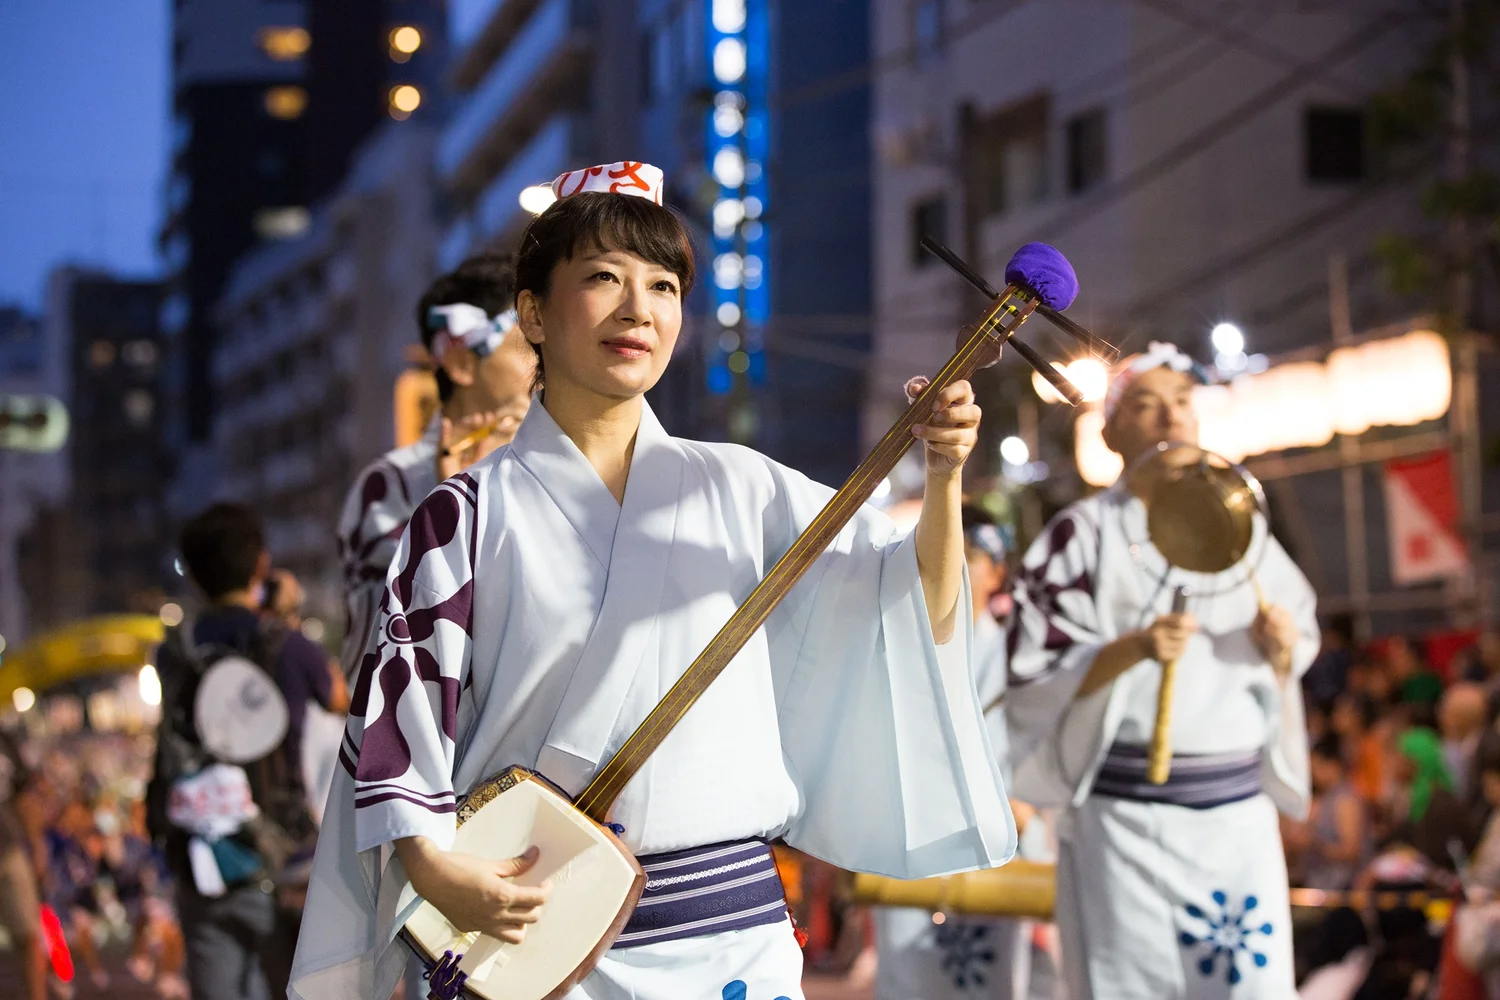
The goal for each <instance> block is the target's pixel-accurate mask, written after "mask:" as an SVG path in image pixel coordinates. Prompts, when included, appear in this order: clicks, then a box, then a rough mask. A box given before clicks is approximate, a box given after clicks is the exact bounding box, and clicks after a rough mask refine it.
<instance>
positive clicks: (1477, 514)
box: [1446, 0, 1493, 628]
mask: <svg viewBox="0 0 1500 1000" xmlns="http://www.w3.org/2000/svg"><path fill="white" fill-rule="evenodd" d="M1468 8H1469V3H1468V0H1453V5H1452V8H1451V10H1450V24H1449V32H1450V39H1449V51H1448V76H1449V81H1450V87H1451V98H1450V104H1449V111H1448V157H1447V160H1448V162H1447V175H1448V180H1449V181H1450V182H1452V183H1454V184H1461V183H1463V182H1464V180H1465V179H1466V178H1467V177H1468V176H1469V170H1470V164H1471V161H1472V152H1473V138H1472V131H1473V115H1472V109H1471V104H1470V89H1471V86H1470V76H1469V57H1468V53H1467V51H1466V48H1467V47H1466V44H1465V39H1466V36H1467V33H1468V29H1469V9H1468ZM1469 228H1470V227H1469V220H1468V218H1467V217H1466V216H1465V215H1464V214H1463V213H1462V212H1461V211H1455V212H1453V213H1452V214H1451V215H1450V216H1449V218H1448V227H1447V234H1446V235H1447V247H1446V250H1447V253H1448V264H1449V278H1448V289H1447V292H1448V295H1447V299H1448V301H1447V303H1446V306H1447V309H1446V311H1447V313H1448V321H1449V323H1450V324H1451V329H1450V331H1449V332H1450V333H1451V334H1452V336H1453V338H1454V347H1455V351H1454V372H1453V409H1452V415H1451V417H1450V429H1451V431H1452V436H1453V451H1454V458H1455V459H1456V466H1457V469H1458V484H1457V485H1458V504H1459V527H1460V531H1461V534H1462V536H1463V540H1464V544H1465V546H1466V547H1467V549H1468V553H1469V576H1468V580H1467V584H1468V586H1467V587H1466V588H1465V589H1466V590H1467V591H1468V593H1467V594H1466V595H1465V596H1466V597H1467V598H1468V600H1467V601H1466V602H1465V603H1467V604H1469V606H1470V607H1469V610H1470V611H1471V612H1472V614H1473V615H1474V617H1475V619H1477V620H1476V621H1474V622H1473V624H1476V625H1478V626H1479V627H1481V628H1485V627H1488V626H1489V624H1490V623H1491V620H1492V618H1493V611H1492V609H1491V608H1490V600H1489V593H1488V592H1489V567H1488V565H1487V563H1486V560H1485V553H1484V530H1483V511H1482V509H1481V508H1482V503H1483V500H1482V493H1481V483H1482V478H1481V477H1482V469H1483V456H1482V453H1481V443H1480V433H1479V343H1478V340H1477V339H1476V337H1475V336H1474V333H1473V330H1472V328H1471V327H1472V320H1473V303H1474V256H1473V244H1472V240H1471V238H1470V231H1469Z"/></svg>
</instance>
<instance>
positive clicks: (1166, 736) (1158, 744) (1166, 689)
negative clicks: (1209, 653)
mask: <svg viewBox="0 0 1500 1000" xmlns="http://www.w3.org/2000/svg"><path fill="white" fill-rule="evenodd" d="M1187 602H1188V589H1187V588H1186V587H1178V588H1177V589H1176V590H1175V591H1173V593H1172V614H1174V615H1180V614H1182V613H1183V612H1184V611H1186V610H1187ZM1176 678H1177V661H1176V660H1175V659H1171V660H1167V661H1165V662H1163V663H1162V665H1161V690H1160V691H1158V692H1157V694H1156V726H1155V728H1153V729H1152V730H1151V755H1150V758H1149V760H1148V761H1147V763H1146V780H1147V781H1149V782H1151V784H1153V785H1165V784H1166V783H1167V778H1168V776H1170V775H1171V773H1172V686H1173V682H1174V681H1175V680H1176Z"/></svg>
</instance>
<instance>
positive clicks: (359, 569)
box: [338, 418, 441, 677]
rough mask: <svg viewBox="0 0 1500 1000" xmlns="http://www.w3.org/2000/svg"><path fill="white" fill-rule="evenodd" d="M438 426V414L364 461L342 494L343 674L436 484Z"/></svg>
mask: <svg viewBox="0 0 1500 1000" xmlns="http://www.w3.org/2000/svg"><path fill="white" fill-rule="evenodd" d="M440 426H441V425H440V418H435V419H434V420H433V421H432V423H431V424H430V425H428V427H427V431H426V432H425V433H424V434H423V435H422V437H421V438H419V439H418V440H416V441H414V442H412V443H411V444H409V445H406V446H405V447H402V448H395V449H392V450H391V451H388V452H386V453H385V454H384V455H382V456H380V457H379V458H377V459H376V460H375V461H373V462H371V463H370V464H369V465H367V466H365V467H364V469H363V470H362V471H361V472H360V474H359V476H358V477H357V478H356V479H355V480H354V485H353V486H352V487H350V489H349V494H348V496H346V497H345V498H344V509H343V512H342V513H341V514H340V515H339V529H338V536H339V559H340V561H341V562H342V563H343V566H344V604H345V606H346V608H347V611H348V620H347V621H346V622H345V632H344V645H343V650H342V652H341V657H340V658H341V659H342V661H343V664H344V673H346V674H348V675H349V676H351V677H352V676H353V675H354V671H355V669H356V668H358V666H359V658H360V657H361V656H362V655H363V654H364V651H365V640H366V639H368V638H369V635H370V629H371V628H372V627H373V626H374V624H375V617H376V615H377V614H378V612H379V610H380V595H381V594H383V593H384V592H385V577H386V574H387V573H388V572H389V571H390V568H391V560H393V559H395V557H396V544H397V543H398V542H400V540H401V533H402V532H403V531H405V530H406V522H407V521H410V520H411V515H412V512H413V511H415V510H416V509H417V504H419V503H421V502H422V501H423V500H424V499H426V497H427V494H429V493H431V492H432V491H433V490H434V489H436V488H437V484H438V481H437V446H438V432H439V428H440Z"/></svg>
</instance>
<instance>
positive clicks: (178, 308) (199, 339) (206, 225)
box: [160, 0, 312, 450]
mask: <svg viewBox="0 0 1500 1000" xmlns="http://www.w3.org/2000/svg"><path fill="white" fill-rule="evenodd" d="M305 20H306V19H305V11H304V9H303V4H302V3H301V2H296V0H269V2H266V0H182V2H180V3H178V4H176V5H175V7H174V19H173V29H172V55H173V60H172V71H173V81H172V83H173V102H172V103H173V114H174V124H173V130H172V136H173V142H172V163H171V177H170V180H169V183H168V189H167V216H166V219H165V221H164V222H163V224H162V230H161V237H160V238H161V246H162V251H163V257H164V259H165V262H166V280H167V284H168V288H169V294H168V297H167V299H166V300H165V303H164V309H163V314H162V319H163V327H164V329H165V332H166V334H167V336H168V337H169V365H170V367H169V372H168V375H169V377H168V393H169V398H168V400H167V402H168V406H169V407H170V412H171V418H172V419H171V420H170V422H169V424H168V430H169V432H170V433H171V435H172V445H173V448H174V450H176V449H179V448H182V447H186V446H187V445H188V444H189V443H196V442H203V441H205V440H207V438H208V435H209V433H210V429H211V426H212V420H213V392H212V386H211V381H210V370H211V365H212V359H213V349H214V342H215V334H214V327H213V322H212V319H211V310H212V309H213V305H214V303H215V301H217V299H218V297H219V292H220V290H221V289H222V287H223V284H224V280H225V278H226V277H227V276H228V274H229V269H230V267H231V266H232V265H233V263H234V261H235V259H236V258H238V257H239V256H240V255H241V254H242V253H244V252H245V251H246V250H247V249H248V248H249V247H250V246H251V245H252V244H254V243H255V241H256V240H258V239H263V238H264V239H276V238H284V237H286V236H295V235H298V234H300V233H301V232H302V231H303V230H304V229H305V228H306V226H307V198H308V187H307V184H306V179H305V173H306V172H305V168H304V160H305V153H304V150H305V144H306V131H305V129H304V122H303V116H304V114H305V113H306V110H307V105H308V102H309V94H308V91H307V86H306V80H305V76H306V66H305V63H306V59H307V53H308V50H309V48H310V47H311V44H312V39H311V36H310V34H309V33H308V31H307V28H306V25H305Z"/></svg>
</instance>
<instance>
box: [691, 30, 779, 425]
mask: <svg viewBox="0 0 1500 1000" xmlns="http://www.w3.org/2000/svg"><path fill="white" fill-rule="evenodd" d="M704 4H705V6H706V8H707V11H708V17H707V18H705V20H706V21H707V23H708V38H707V43H708V54H709V59H708V62H709V72H710V74H711V75H712V77H713V83H714V88H715V90H714V101H713V106H712V107H711V108H710V109H709V110H708V112H707V121H706V123H705V124H706V130H705V135H706V143H705V154H706V161H707V165H708V169H709V172H710V173H711V174H712V175H713V177H714V179H715V180H716V181H717V182H718V185H719V191H718V198H717V199H716V200H715V202H714V207H713V222H712V225H713V248H714V259H713V268H712V279H713V307H714V315H713V320H714V322H713V323H712V324H711V328H712V329H714V330H716V331H717V337H716V341H715V343H714V345H713V348H712V349H711V350H710V352H709V366H708V391H709V392H711V393H713V394H715V395H724V394H726V393H728V392H729V391H730V390H731V389H732V388H733V387H734V382H735V376H744V377H746V378H748V379H749V380H750V383H751V384H752V385H760V384H762V383H763V382H764V381H765V371H766V364H765V355H764V350H765V326H766V321H767V320H768V319H769V317H770V311H771V295H770V288H769V273H768V272H769V266H768V265H769V249H770V239H769V237H768V233H767V226H766V222H765V217H766V209H767V207H768V198H767V188H768V184H767V178H766V163H767V162H768V160H769V158H770V140H771V129H770V122H769V121H768V119H767V109H766V103H767V102H766V93H767V76H768V72H769V67H768V65H767V62H768V59H769V48H770V38H769V34H770V25H769V12H768V10H767V6H768V0H704Z"/></svg>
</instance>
